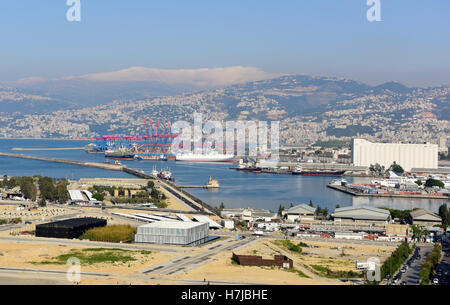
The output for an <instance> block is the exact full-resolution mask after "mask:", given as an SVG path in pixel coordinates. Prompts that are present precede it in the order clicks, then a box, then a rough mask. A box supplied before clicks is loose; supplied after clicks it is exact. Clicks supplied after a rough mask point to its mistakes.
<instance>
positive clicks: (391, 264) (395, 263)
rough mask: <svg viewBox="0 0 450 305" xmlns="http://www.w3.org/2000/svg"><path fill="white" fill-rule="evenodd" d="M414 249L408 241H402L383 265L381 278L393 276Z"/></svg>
mask: <svg viewBox="0 0 450 305" xmlns="http://www.w3.org/2000/svg"><path fill="white" fill-rule="evenodd" d="M412 251H413V248H410V247H409V244H408V243H407V242H406V241H404V242H402V243H401V244H400V245H399V246H398V248H397V249H395V251H394V252H392V254H391V256H390V257H389V258H388V259H387V260H385V261H384V263H383V265H382V266H381V278H382V279H384V278H386V277H387V276H389V277H392V276H393V275H394V273H395V272H397V270H398V269H399V268H400V266H401V265H402V264H403V263H404V262H405V260H406V259H407V258H408V256H409V255H410V254H411V253H412Z"/></svg>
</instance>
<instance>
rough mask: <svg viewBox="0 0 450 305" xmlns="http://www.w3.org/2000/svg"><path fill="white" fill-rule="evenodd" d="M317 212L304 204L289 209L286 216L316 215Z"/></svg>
mask: <svg viewBox="0 0 450 305" xmlns="http://www.w3.org/2000/svg"><path fill="white" fill-rule="evenodd" d="M315 211H316V209H314V208H313V207H311V206H309V205H307V204H304V203H302V204H300V205H296V206H295V207H292V208H290V209H287V210H286V211H285V213H286V214H314V212H315Z"/></svg>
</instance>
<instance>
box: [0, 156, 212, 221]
mask: <svg viewBox="0 0 450 305" xmlns="http://www.w3.org/2000/svg"><path fill="white" fill-rule="evenodd" d="M0 157H10V158H20V159H29V160H38V161H45V162H56V163H64V164H72V165H78V166H85V167H95V168H101V169H105V170H114V171H123V172H126V173H128V174H130V175H133V176H136V177H139V178H143V179H148V180H157V181H158V182H159V183H160V185H161V187H162V188H163V189H165V190H166V191H168V192H170V193H171V194H172V195H174V196H175V197H177V198H178V199H180V200H182V201H183V202H184V203H186V204H187V205H188V206H190V207H191V208H193V209H194V210H196V211H200V212H206V213H208V214H210V215H216V216H218V214H219V213H218V212H217V211H216V208H214V207H212V206H210V205H209V204H207V203H205V202H203V201H202V200H200V199H199V198H197V197H195V196H194V195H192V194H190V193H188V192H186V191H184V190H182V189H181V188H180V186H178V185H176V184H175V183H172V182H170V181H165V180H163V179H160V178H155V177H152V176H150V175H148V174H146V173H145V172H143V171H140V170H136V169H132V168H127V167H126V166H125V165H122V164H120V165H118V164H111V163H94V162H80V161H70V160H64V159H55V158H45V157H35V156H28V155H21V154H11V153H0Z"/></svg>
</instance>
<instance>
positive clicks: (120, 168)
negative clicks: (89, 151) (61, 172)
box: [0, 153, 126, 171]
mask: <svg viewBox="0 0 450 305" xmlns="http://www.w3.org/2000/svg"><path fill="white" fill-rule="evenodd" d="M0 157H10V158H19V159H29V160H37V161H46V162H56V163H64V164H72V165H78V166H84V167H95V168H101V169H106V170H114V171H123V169H124V168H126V166H125V165H122V164H112V163H96V162H80V161H71V160H64V159H56V158H47V157H35V156H28V155H21V154H10V153H0Z"/></svg>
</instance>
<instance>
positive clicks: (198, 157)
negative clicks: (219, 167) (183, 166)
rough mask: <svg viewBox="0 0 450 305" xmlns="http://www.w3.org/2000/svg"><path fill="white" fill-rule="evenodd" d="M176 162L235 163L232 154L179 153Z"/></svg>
mask: <svg viewBox="0 0 450 305" xmlns="http://www.w3.org/2000/svg"><path fill="white" fill-rule="evenodd" d="M175 160H176V161H184V162H235V160H234V155H233V154H220V153H218V152H210V153H205V154H202V153H192V152H188V153H179V154H176V156H175Z"/></svg>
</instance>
